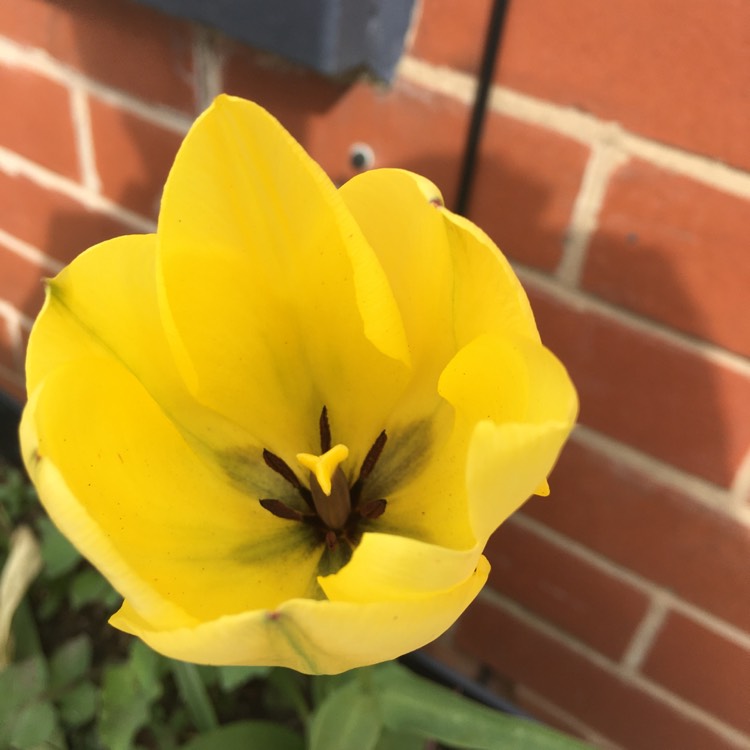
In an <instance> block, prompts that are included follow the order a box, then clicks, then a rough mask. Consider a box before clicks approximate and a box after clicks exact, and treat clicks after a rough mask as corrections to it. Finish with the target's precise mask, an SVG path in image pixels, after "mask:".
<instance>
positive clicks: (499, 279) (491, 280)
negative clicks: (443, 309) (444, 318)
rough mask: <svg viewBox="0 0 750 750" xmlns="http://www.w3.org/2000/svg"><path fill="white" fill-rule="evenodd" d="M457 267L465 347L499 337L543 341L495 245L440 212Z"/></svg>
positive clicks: (457, 309)
mask: <svg viewBox="0 0 750 750" xmlns="http://www.w3.org/2000/svg"><path fill="white" fill-rule="evenodd" d="M440 211H441V213H442V215H443V217H444V219H445V228H446V233H447V235H448V242H449V244H450V248H451V253H452V257H453V264H454V278H455V284H454V292H453V293H454V298H453V316H454V326H455V332H456V341H457V343H458V346H459V347H461V346H463V345H464V344H467V343H468V342H469V341H471V340H472V339H473V338H475V337H476V336H479V335H481V334H484V333H496V334H501V335H510V336H523V337H527V338H531V339H535V340H536V341H538V340H539V333H538V332H537V329H536V323H535V322H534V315H533V313H532V312H531V306H530V305H529V301H528V298H527V297H526V292H525V291H524V290H523V287H522V286H521V282H520V281H519V280H518V277H517V276H516V275H515V273H514V272H513V269H512V268H511V266H510V263H508V261H507V260H506V258H505V256H503V254H502V253H501V252H500V251H499V250H498V248H497V245H495V243H494V242H493V241H492V240H491V239H490V238H489V237H488V236H487V235H486V234H485V233H484V232H483V231H482V230H481V229H479V227H477V226H476V225H475V224H472V222H470V221H469V220H468V219H465V218H464V217H462V216H458V215H457V214H454V213H452V212H451V211H448V210H447V209H440Z"/></svg>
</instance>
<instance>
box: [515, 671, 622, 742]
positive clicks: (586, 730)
mask: <svg viewBox="0 0 750 750" xmlns="http://www.w3.org/2000/svg"><path fill="white" fill-rule="evenodd" d="M519 687H520V691H521V692H522V693H523V694H524V695H525V696H526V698H527V700H529V701H530V702H531V703H532V704H536V705H537V706H539V708H541V709H542V711H545V712H546V713H548V714H550V715H551V716H554V717H555V718H557V719H559V720H560V721H562V722H563V723H565V724H568V725H569V726H570V727H571V728H573V729H574V730H575V731H577V732H578V733H579V734H580V735H581V736H582V737H583V738H584V739H585V741H586V742H594V743H596V745H597V746H598V748H599V750H624V748H622V747H621V746H620V745H615V744H614V743H613V742H612V741H611V740H610V739H608V738H607V737H605V736H604V735H603V734H601V733H600V732H598V731H597V730H595V729H592V728H591V727H590V726H589V725H588V724H586V723H585V722H583V721H581V719H579V718H578V717H577V716H574V715H573V714H571V713H568V712H567V711H566V710H565V709H563V708H560V707H559V706H558V705H556V704H555V703H553V702H552V701H550V700H549V699H548V698H545V697H544V696H543V695H540V694H539V693H537V692H536V690H532V689H531V688H529V687H526V685H520V686H519ZM530 713H531V714H532V715H533V714H534V707H533V705H532V706H530Z"/></svg>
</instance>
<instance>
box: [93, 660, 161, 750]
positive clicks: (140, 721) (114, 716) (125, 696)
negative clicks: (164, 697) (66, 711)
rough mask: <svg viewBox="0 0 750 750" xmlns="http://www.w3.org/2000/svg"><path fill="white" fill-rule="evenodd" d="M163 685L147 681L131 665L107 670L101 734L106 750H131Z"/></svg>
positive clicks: (101, 714) (102, 695) (100, 719)
mask: <svg viewBox="0 0 750 750" xmlns="http://www.w3.org/2000/svg"><path fill="white" fill-rule="evenodd" d="M161 690H162V686H161V683H160V682H158V681H156V682H150V681H148V680H146V681H144V680H142V679H140V678H139V675H138V671H137V670H136V669H135V668H134V667H133V664H132V663H131V662H127V663H125V664H114V665H110V666H108V667H107V668H106V669H105V671H104V680H103V683H102V692H101V706H100V711H99V722H98V731H99V736H100V738H101V744H102V745H103V746H104V747H106V748H107V750H130V748H131V746H132V740H133V737H134V736H135V734H136V732H137V731H138V730H139V729H140V728H141V727H142V726H143V725H144V724H146V723H147V722H148V720H149V718H150V715H151V704H152V703H153V702H154V701H155V700H156V699H157V698H158V697H159V696H160V695H161Z"/></svg>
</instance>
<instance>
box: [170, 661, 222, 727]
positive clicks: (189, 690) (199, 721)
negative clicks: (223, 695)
mask: <svg viewBox="0 0 750 750" xmlns="http://www.w3.org/2000/svg"><path fill="white" fill-rule="evenodd" d="M172 673H173V674H174V678H175V681H176V682H177V690H178V692H179V693H180V697H181V698H182V700H184V701H185V703H186V704H187V708H188V711H189V713H190V718H191V719H192V721H193V724H194V725H195V728H196V729H199V730H200V731H201V732H206V731H208V730H209V729H216V727H218V726H219V722H218V720H217V718H216V711H215V710H214V706H213V703H211V699H210V698H209V697H208V691H207V690H206V686H205V684H204V682H203V679H202V678H201V674H200V672H199V671H198V667H197V666H196V665H195V664H188V663H187V662H182V661H175V662H173V663H172Z"/></svg>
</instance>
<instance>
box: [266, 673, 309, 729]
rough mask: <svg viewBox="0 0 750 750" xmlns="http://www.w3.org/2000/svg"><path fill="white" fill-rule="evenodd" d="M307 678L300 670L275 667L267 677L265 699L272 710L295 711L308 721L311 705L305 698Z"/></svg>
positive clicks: (303, 719)
mask: <svg viewBox="0 0 750 750" xmlns="http://www.w3.org/2000/svg"><path fill="white" fill-rule="evenodd" d="M306 680H307V678H306V677H305V676H303V675H301V674H300V673H299V672H295V671H294V670H292V669H285V668H283V667H275V668H274V669H272V670H271V672H270V674H269V675H268V678H267V679H266V690H265V693H264V701H265V703H266V705H267V706H268V707H269V708H270V709H271V710H282V711H283V710H290V711H294V712H295V713H296V714H297V716H298V717H299V718H300V719H301V720H302V721H307V717H308V715H309V713H310V707H309V706H308V705H307V699H306V698H305V683H306Z"/></svg>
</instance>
